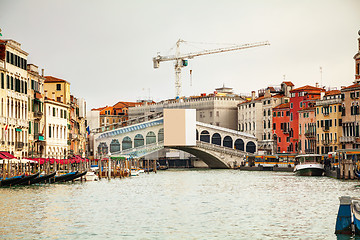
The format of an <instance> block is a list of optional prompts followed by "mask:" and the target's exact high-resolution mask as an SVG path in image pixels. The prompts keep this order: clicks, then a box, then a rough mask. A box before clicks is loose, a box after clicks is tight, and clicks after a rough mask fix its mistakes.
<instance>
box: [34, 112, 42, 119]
mask: <svg viewBox="0 0 360 240" xmlns="http://www.w3.org/2000/svg"><path fill="white" fill-rule="evenodd" d="M42 115H43V113H42V112H40V111H35V112H34V118H41V117H42Z"/></svg>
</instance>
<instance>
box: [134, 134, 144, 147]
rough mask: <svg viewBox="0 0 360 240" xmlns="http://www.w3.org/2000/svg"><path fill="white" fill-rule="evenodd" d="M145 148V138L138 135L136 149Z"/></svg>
mask: <svg viewBox="0 0 360 240" xmlns="http://www.w3.org/2000/svg"><path fill="white" fill-rule="evenodd" d="M140 146H144V137H143V135H141V134H136V136H135V138H134V147H135V148H136V147H140Z"/></svg>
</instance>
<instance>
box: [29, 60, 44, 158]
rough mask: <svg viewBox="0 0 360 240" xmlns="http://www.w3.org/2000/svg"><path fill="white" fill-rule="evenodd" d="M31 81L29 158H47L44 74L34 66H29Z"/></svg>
mask: <svg viewBox="0 0 360 240" xmlns="http://www.w3.org/2000/svg"><path fill="white" fill-rule="evenodd" d="M27 71H28V81H29V100H30V104H29V146H28V147H29V151H28V152H29V157H34V158H35V157H38V158H39V157H45V145H46V144H45V135H44V133H45V132H44V131H45V116H44V81H45V78H44V77H43V74H42V75H40V74H39V68H38V67H37V66H36V65H34V64H28V65H27Z"/></svg>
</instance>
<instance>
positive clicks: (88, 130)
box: [86, 126, 90, 136]
mask: <svg viewBox="0 0 360 240" xmlns="http://www.w3.org/2000/svg"><path fill="white" fill-rule="evenodd" d="M86 132H87V135H88V136H89V135H90V127H89V126H87V127H86Z"/></svg>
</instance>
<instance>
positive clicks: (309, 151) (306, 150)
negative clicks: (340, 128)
mask: <svg viewBox="0 0 360 240" xmlns="http://www.w3.org/2000/svg"><path fill="white" fill-rule="evenodd" d="M305 153H306V154H312V153H315V150H314V149H305Z"/></svg>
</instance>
